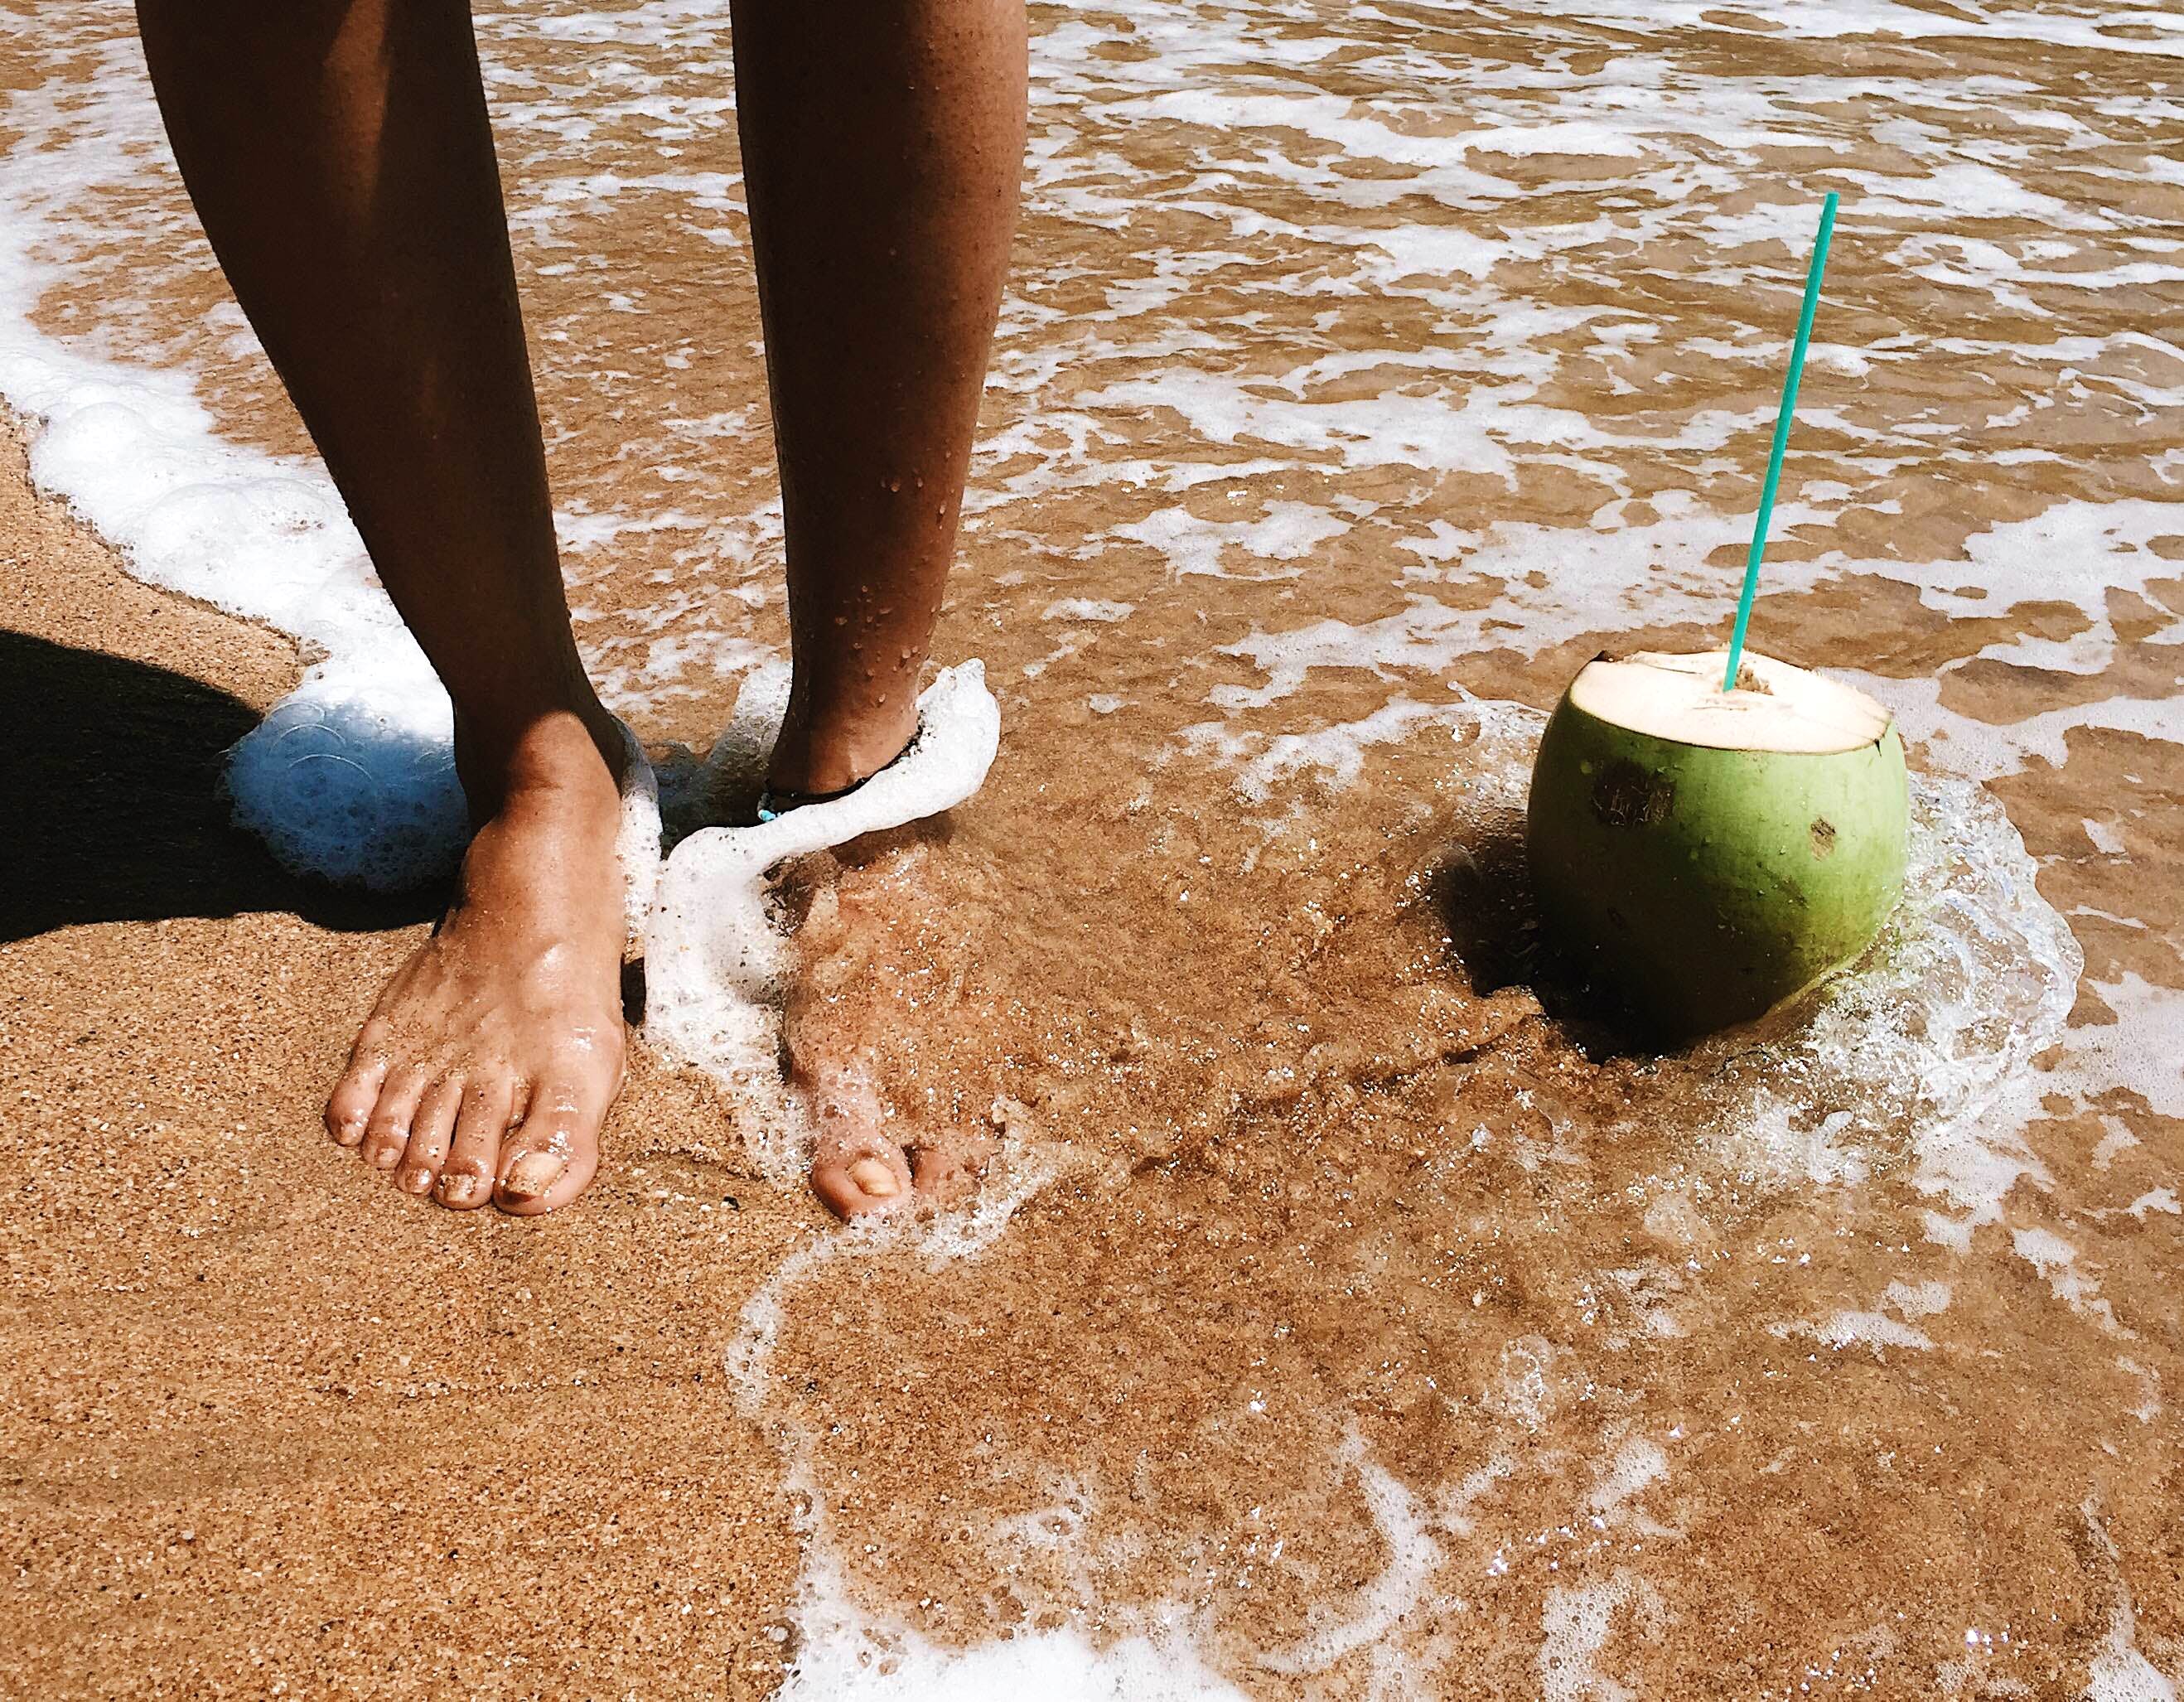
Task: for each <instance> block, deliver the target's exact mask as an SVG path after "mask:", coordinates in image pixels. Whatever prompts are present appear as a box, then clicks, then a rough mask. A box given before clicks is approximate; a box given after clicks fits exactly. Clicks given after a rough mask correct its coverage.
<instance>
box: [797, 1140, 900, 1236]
mask: <svg viewBox="0 0 2184 1702" xmlns="http://www.w3.org/2000/svg"><path fill="white" fill-rule="evenodd" d="M811 1189H812V1191H813V1192H814V1193H816V1194H817V1195H818V1196H819V1197H820V1199H821V1200H822V1201H824V1202H825V1203H826V1205H827V1209H828V1210H830V1211H833V1212H834V1213H836V1214H838V1215H839V1216H842V1217H845V1218H855V1217H865V1216H868V1215H869V1214H872V1213H873V1212H885V1211H892V1210H894V1209H895V1208H897V1207H900V1206H902V1205H904V1204H905V1203H908V1201H909V1199H910V1189H911V1176H910V1161H909V1160H908V1159H906V1158H904V1157H903V1152H902V1148H901V1147H898V1146H896V1145H895V1144H894V1142H893V1141H889V1140H886V1139H884V1138H883V1137H882V1136H877V1135H866V1136H845V1137H838V1138H834V1139H830V1140H828V1141H827V1142H826V1143H825V1144H824V1145H823V1146H822V1147H821V1148H820V1152H819V1156H818V1160H817V1162H816V1163H814V1164H813V1165H812V1167H811Z"/></svg>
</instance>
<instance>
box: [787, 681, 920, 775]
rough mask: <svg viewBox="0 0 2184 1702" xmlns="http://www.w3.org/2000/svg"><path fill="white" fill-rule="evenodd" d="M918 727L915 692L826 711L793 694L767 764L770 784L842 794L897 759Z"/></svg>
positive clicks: (830, 706) (840, 705) (833, 705)
mask: <svg viewBox="0 0 2184 1702" xmlns="http://www.w3.org/2000/svg"><path fill="white" fill-rule="evenodd" d="M916 732H917V698H916V695H914V694H913V693H910V692H905V693H903V694H902V695H900V697H899V698H897V699H895V700H893V701H889V700H886V699H881V700H874V701H872V702H868V703H853V704H848V705H843V704H838V703H837V704H832V705H829V706H827V708H826V709H825V710H823V711H814V710H811V709H809V708H807V707H805V706H800V705H799V703H798V702H797V700H796V699H795V698H794V696H792V697H791V698H790V700H789V709H788V716H787V717H786V718H785V719H784V720H783V723H782V728H781V733H780V735H779V736H778V737H777V739H775V740H774V746H773V755H772V757H771V758H770V759H769V760H768V762H767V763H766V784H768V785H770V786H772V788H773V789H774V790H776V791H785V792H805V793H825V792H838V791H840V790H843V789H844V787H848V786H854V785H855V784H857V783H858V782H859V781H861V780H867V779H870V778H872V776H873V775H874V774H877V773H879V771H880V770H881V769H883V768H884V767H887V765H888V764H889V763H890V762H894V759H895V758H896V757H898V756H900V755H901V754H902V751H903V747H904V746H905V745H908V744H909V743H910V739H911V734H914V733H916Z"/></svg>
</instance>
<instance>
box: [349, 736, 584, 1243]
mask: <svg viewBox="0 0 2184 1702" xmlns="http://www.w3.org/2000/svg"><path fill="white" fill-rule="evenodd" d="M602 720H603V721H604V717H602ZM618 739H619V735H618V734H617V733H616V730H615V729H614V728H612V724H611V723H605V724H604V726H603V727H602V728H600V729H599V731H598V732H597V733H596V734H594V733H593V732H588V731H587V730H586V729H585V728H584V727H583V725H582V723H580V722H579V721H578V720H577V717H575V716H573V715H560V716H556V717H552V718H550V719H549V721H547V722H545V723H541V724H540V725H539V726H538V727H537V728H534V729H532V732H531V733H530V734H527V735H526V738H525V739H524V741H523V743H522V745H521V747H520V748H519V750H518V751H517V753H516V755H515V757H514V758H513V759H512V760H511V761H510V762H509V763H508V764H507V765H506V768H505V771H504V778H503V782H502V784H503V786H504V795H502V796H501V799H500V802H499V806H498V807H497V808H495V809H494V810H493V812H492V814H491V815H490V816H489V817H488V818H487V819H486V820H485V821H484V822H483V823H482V825H481V826H480V827H479V828H478V829H477V832H476V836H475V837H474V838H473V839H472V840H471V847H470V851H469V852H468V854H467V855H466V856H465V858H464V860H463V872H462V879H461V881H460V884H459V887H458V890H457V896H456V898H455V901H454V905H453V907H451V908H450V909H449V910H448V914H447V917H446V919H445V920H443V922H442V923H441V924H440V926H439V928H438V929H436V930H435V931H434V933H433V935H432V938H431V939H429V940H426V942H425V943H424V944H423V945H422V946H420V947H419V948H418V950H417V953H416V955H415V957H412V958H411V959H410V960H409V963H407V964H405V965H404V967H403V968H401V969H400V970H399V971H398V973H397V974H395V976H394V979H393V980H392V981H390V982H388V984H387V989H386V991H384V992H382V994H381V995H380V997H379V1003H378V1006H377V1007H376V1009H375V1010H374V1011H373V1012H372V1014H371V1018H370V1021H368V1022H366V1023H365V1025H364V1031H363V1032H362V1033H361V1034H359V1035H358V1036H357V1041H356V1048H355V1051H354V1054H353V1055H352V1057H351V1058H350V1060H349V1066H348V1072H347V1073H346V1074H344V1075H343V1077H342V1079H341V1081H340V1083H339V1085H337V1086H336V1087H335V1089H334V1091H333V1094H332V1097H331V1098H330V1099H329V1100H328V1101H327V1103H326V1127H327V1130H329V1132H331V1134H332V1136H333V1137H334V1139H335V1140H336V1141H339V1142H340V1143H341V1144H342V1145H343V1146H344V1147H354V1148H356V1149H357V1151H358V1152H359V1153H360V1154H361V1156H362V1157H363V1159H364V1161H365V1163H366V1164H368V1165H370V1167H371V1168H372V1169H376V1170H378V1171H380V1172H382V1174H385V1175H391V1176H392V1177H393V1180H394V1184H395V1186H397V1187H398V1188H400V1189H401V1190H402V1191H404V1192H405V1193H409V1194H414V1195H417V1196H420V1197H422V1196H424V1195H426V1194H430V1195H431V1196H432V1197H433V1198H435V1199H437V1201H438V1202H439V1203H441V1204H442V1205H443V1206H448V1207H452V1208H456V1209H458V1210H461V1209H467V1208H471V1207H476V1206H482V1205H483V1204H484V1203H486V1202H487V1200H488V1199H491V1200H493V1202H494V1203H497V1204H498V1205H499V1207H500V1208H502V1209H503V1210H504V1211H509V1212H515V1213H519V1214H537V1213H540V1212H549V1211H552V1210H554V1208H557V1207H560V1206H565V1205H566V1204H568V1203H569V1202H570V1201H571V1200H573V1199H574V1198H576V1197H577V1195H578V1194H580V1193H582V1191H584V1189H585V1187H586V1186H588V1185H589V1183H590V1181H591V1180H592V1176H593V1173H594V1172H595V1171H596V1170H597V1169H598V1168H599V1125H600V1124H601V1123H602V1122H603V1121H604V1119H605V1117H606V1112H607V1107H608V1106H609V1104H610V1103H611V1102H612V1101H613V1099H614V1097H615V1095H616V1092H617V1091H620V1089H621V1079H622V1057H623V1035H622V1020H621V948H622V944H623V929H624V925H625V924H624V918H623V912H622V873H621V868H620V866H619V864H618V863H617V862H616V857H615V839H616V831H617V829H618V828H619V825H620V822H621V796H620V790H619V787H618V784H617V776H616V773H614V772H613V770H612V769H610V767H609V762H608V759H606V758H605V757H604V756H602V755H601V752H602V751H604V750H615V751H616V756H615V758H614V761H615V762H617V763H618V762H621V760H622V759H621V755H620V752H619V748H618V742H617V741H618ZM472 795H473V796H474V797H476V796H478V795H481V792H480V790H477V789H473V794H472ZM487 795H489V794H487Z"/></svg>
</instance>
